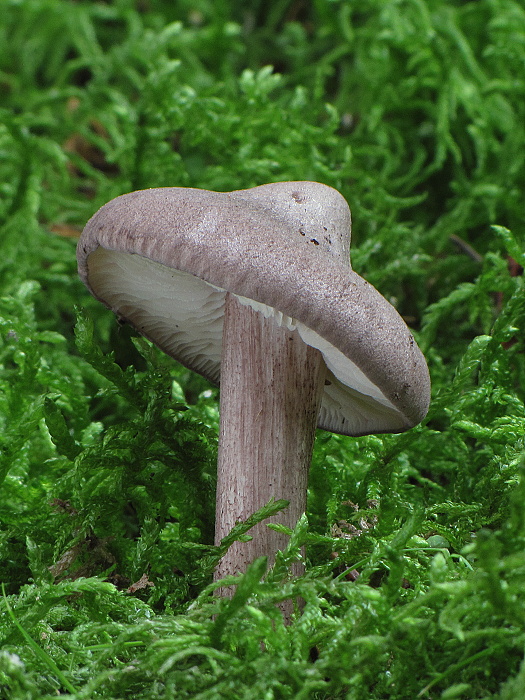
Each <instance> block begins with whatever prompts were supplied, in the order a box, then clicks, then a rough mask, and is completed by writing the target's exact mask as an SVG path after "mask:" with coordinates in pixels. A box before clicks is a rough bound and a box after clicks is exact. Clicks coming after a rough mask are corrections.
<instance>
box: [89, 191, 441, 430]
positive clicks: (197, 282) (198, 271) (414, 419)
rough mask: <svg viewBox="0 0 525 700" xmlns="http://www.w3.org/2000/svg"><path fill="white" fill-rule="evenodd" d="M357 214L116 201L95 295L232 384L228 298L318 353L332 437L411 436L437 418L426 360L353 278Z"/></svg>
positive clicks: (227, 195)
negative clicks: (225, 364)
mask: <svg viewBox="0 0 525 700" xmlns="http://www.w3.org/2000/svg"><path fill="white" fill-rule="evenodd" d="M349 242H350V211H349V209H348V205H347V203H346V201H345V200H344V198H343V197H342V196H341V195H340V194H339V193H338V192H337V191H336V190H334V189H332V188H331V187H327V186H326V185H322V184H319V183H315V182H280V183H275V184H269V185H262V186H260V187H254V188H253V189H249V190H238V191H234V192H209V191H207V190H198V189H188V188H179V187H166V188H159V189H151V190H142V191H138V192H132V193H130V194H125V195H122V196H121V197H117V198H116V199H114V200H112V201H111V202H109V203H108V204H106V205H105V206H103V207H102V208H101V209H99V211H98V212H97V213H96V214H95V215H94V216H93V217H92V218H91V219H90V220H89V221H88V223H87V225H86V227H85V229H84V231H83V233H82V236H81V238H80V241H79V243H78V248H77V257H78V268H79V274H80V277H81V278H82V280H83V281H84V283H85V284H86V285H87V287H88V288H89V290H90V291H91V293H92V294H93V295H94V296H95V297H96V298H98V299H100V300H101V301H102V302H103V303H104V304H106V306H108V307H109V308H111V309H112V310H113V311H114V312H115V313H116V314H117V315H118V316H119V317H120V318H122V319H126V320H127V321H129V322H130V323H131V324H132V325H133V326H135V328H136V329H137V330H138V331H140V332H141V333H142V334H143V335H145V336H146V337H148V338H150V339H151V340H152V341H153V342H154V343H155V344H156V345H158V346H159V347H160V348H162V349H163V350H164V351H165V352H166V353H168V354H169V355H171V356H173V357H174V358H175V359H177V360H179V361H180V362H181V363H182V364H184V365H186V366H187V367H189V368H190V369H193V370H195V371H196V372H199V373H200V374H202V375H203V376H205V377H207V378H208V379H209V380H211V381H212V382H215V383H218V382H219V380H220V362H221V347H222V326H223V310H224V300H225V295H226V292H231V293H233V294H235V295H236V296H237V297H238V298H239V299H240V301H241V302H242V303H244V304H246V305H248V306H251V307H252V308H255V309H257V310H259V311H261V313H263V314H264V315H265V316H273V318H274V319H275V322H276V323H278V324H280V325H283V326H286V327H287V328H289V329H297V331H298V333H299V334H300V336H301V337H302V339H303V340H304V342H306V343H308V344H309V345H312V346H313V347H316V348H318V349H319V350H320V351H321V353H322V354H323V357H324V360H325V362H326V365H327V367H328V370H329V371H328V378H327V382H326V385H325V388H324V393H323V397H322V401H321V409H320V413H319V422H318V425H319V427H320V428H324V429H325V430H330V431H332V432H336V433H342V434H347V435H365V434H370V433H381V432H401V431H403V430H407V429H408V428H411V427H413V426H414V425H416V424H417V423H418V422H419V421H421V420H422V419H423V418H424V416H425V415H426V412H427V410H428V404H429V397H430V381H429V375H428V369H427V366H426V363H425V359H424V357H423V355H422V354H421V352H420V350H419V348H418V347H417V345H416V343H415V341H414V338H413V337H412V335H411V333H410V331H409V329H408V328H407V326H406V325H405V323H404V321H403V320H402V318H401V317H400V316H399V314H398V313H397V311H396V310H395V309H394V308H393V307H392V306H391V305H390V304H389V303H388V302H387V301H386V299H384V298H383V297H382V296H381V294H379V292H378V291H377V290H376V289H375V288H374V287H372V285H370V284H369V283H368V282H366V281H365V280H364V279H363V278H362V277H360V276H359V275H357V274H356V273H355V272H353V271H352V270H351V268H350V259H349Z"/></svg>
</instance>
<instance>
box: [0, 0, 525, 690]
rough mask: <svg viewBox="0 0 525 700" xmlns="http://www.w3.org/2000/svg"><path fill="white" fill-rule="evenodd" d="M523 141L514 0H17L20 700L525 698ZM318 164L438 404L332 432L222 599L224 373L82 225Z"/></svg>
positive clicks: (12, 646)
mask: <svg viewBox="0 0 525 700" xmlns="http://www.w3.org/2000/svg"><path fill="white" fill-rule="evenodd" d="M524 158H525V9H524V6H523V3H522V2H520V1H519V0H476V1H471V2H468V1H460V0H453V1H449V2H445V1H443V0H428V1H426V2H423V0H392V1H389V2H383V0H360V2H353V1H351V0H314V1H313V2H305V1H304V0H275V1H274V2H271V3H269V2H266V1H264V0H178V1H169V0H164V1H163V0H115V1H114V2H82V1H78V2H73V1H69V0H2V1H1V2H0V227H1V228H0V237H1V238H0V253H1V255H0V481H1V486H0V561H1V563H0V578H1V579H2V582H3V597H2V598H0V647H1V648H0V697H1V698H6V699H7V698H8V699H10V700H11V699H13V700H22V699H23V700H28V699H33V698H35V699H36V698H54V697H56V696H57V695H61V697H67V698H71V699H75V700H80V699H86V700H87V699H91V698H115V699H117V698H119V699H120V698H137V699H144V700H146V699H147V700H153V699H156V698H174V699H175V698H177V699H179V698H202V699H216V698H217V699H219V698H228V699H230V700H233V699H237V698H246V699H248V698H249V699H253V698H257V699H259V698H261V699H262V698H264V699H268V700H271V699H273V698H276V699H277V698H349V699H355V700H362V699H363V698H393V699H394V698H395V699H413V698H418V697H421V698H443V699H447V700H449V699H451V698H499V699H501V700H508V699H511V698H523V697H525V665H524V663H523V658H524V645H525V509H524V508H525V475H524V470H525V461H524V433H525V408H524V386H525V382H524V380H525V355H524V334H523V328H524V325H525V323H524V321H525V297H524V290H523V277H522V275H521V273H522V271H523V266H524V264H525V263H524V261H525V248H524V240H525V234H524V189H525V170H524ZM296 179H308V180H318V181H321V182H324V183H327V184H328V185H332V186H333V187H336V188H337V189H339V190H340V191H341V192H342V193H343V194H344V196H345V197H346V198H347V199H348V201H349V203H350V207H351V209H352V213H353V221H354V224H353V229H354V230H353V245H352V251H353V253H352V261H353V266H354V268H355V269H356V270H357V271H358V272H359V273H360V274H363V275H364V276H365V277H366V278H367V279H368V280H369V281H370V282H372V283H373V284H374V285H375V286H376V287H377V288H378V289H379V290H380V291H381V292H382V293H383V294H384V295H385V296H386V297H387V298H388V299H389V300H390V301H391V302H392V303H393V304H394V305H395V306H396V307H397V308H398V310H399V311H400V313H401V314H402V315H403V316H404V317H405V319H406V320H407V322H408V324H409V325H410V326H411V327H412V328H413V329H414V332H415V334H416V336H417V338H418V342H419V343H420V345H421V347H422V349H423V350H424V352H425V354H426V356H427V358H428V363H429V367H430V371H431V374H432V380H433V402H432V407H431V410H430V413H429V416H428V420H427V421H426V422H425V424H424V425H422V426H420V427H418V428H416V429H414V430H412V431H410V432H409V433H407V434H404V435H400V436H380V437H378V436H370V437H366V438H359V439H352V438H344V437H340V436H333V435H329V434H325V433H322V432H320V433H319V435H318V438H317V441H316V447H315V456H314V462H313V467H312V473H311V481H310V493H309V506H308V513H307V518H305V519H304V520H303V521H301V522H300V523H299V524H298V526H297V528H296V530H295V531H294V533H292V534H291V538H290V546H289V547H288V549H287V551H286V552H284V553H283V554H282V556H281V557H280V558H279V560H278V562H277V564H276V566H275V568H274V570H273V571H271V572H270V573H269V574H268V575H267V576H266V578H264V577H263V573H264V562H256V563H255V564H254V565H253V566H252V568H251V569H250V570H249V571H248V572H247V574H246V575H245V576H244V577H243V578H242V579H241V581H240V582H239V586H238V592H237V595H236V596H235V598H234V599H233V600H232V601H231V602H228V601H224V600H223V601H218V600H216V599H214V597H213V596H212V595H211V592H210V588H209V584H210V581H211V572H212V570H213V566H214V563H215V562H216V561H217V558H218V557H219V556H220V550H218V549H216V548H214V547H213V546H212V542H213V539H212V529H213V510H214V463H215V455H216V442H217V392H216V390H215V389H214V388H212V387H208V386H207V385H206V384H205V382H204V381H203V380H201V379H200V378H198V377H195V376H192V375H190V373H188V372H187V371H186V370H184V369H183V368H181V367H178V366H176V365H175V363H174V362H172V361H170V360H169V359H168V358H165V357H163V356H162V355H161V354H160V353H159V352H157V351H156V350H155V349H154V348H151V347H150V346H149V345H148V344H147V343H146V342H144V341H143V340H141V339H139V338H137V337H135V336H134V335H133V334H131V333H130V332H129V331H128V330H126V329H125V328H119V327H118V326H117V324H116V322H115V320H114V319H113V317H112V315H111V314H110V313H109V312H107V311H106V310H105V309H103V308H102V307H101V305H100V304H98V303H97V302H95V301H94V300H93V299H91V297H90V296H89V295H88V293H87V292H86V290H85V289H84V288H83V287H82V285H81V284H80V282H79V281H78V279H77V276H76V267H75V239H76V236H78V233H79V231H80V230H81V229H82V226H83V225H84V223H85V222H86V221H87V219H88V218H89V217H90V216H91V215H92V214H93V213H94V212H95V211H96V209H97V208H98V207H99V206H101V205H102V204H103V203H105V202H106V201H108V200H109V199H111V198H113V197H115V196H117V195H119V194H121V193H124V192H128V191H130V190H134V189H140V188H147V187H158V186H165V185H170V186H172V185H181V186H192V187H203V188H208V189H217V190H231V189H237V188H246V187H251V186H253V185H258V184H262V183H265V182H270V181H278V180H296ZM237 534H239V533H237ZM303 544H306V545H307V568H306V573H305V575H304V576H303V577H302V578H301V579H299V580H296V581H293V580H288V576H287V572H288V567H289V564H290V562H291V561H293V560H294V558H295V557H296V556H298V553H299V548H300V546H301V545H303ZM298 596H301V597H302V598H303V599H304V601H305V606H304V609H303V611H302V614H298V615H297V617H296V619H294V621H293V623H292V624H291V625H290V626H288V627H285V626H284V625H283V624H282V621H281V619H280V615H279V613H278V612H277V610H276V608H275V603H276V602H277V601H279V600H282V599H284V598H287V597H292V598H297V597H298Z"/></svg>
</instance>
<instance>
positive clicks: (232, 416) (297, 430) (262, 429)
mask: <svg viewBox="0 0 525 700" xmlns="http://www.w3.org/2000/svg"><path fill="white" fill-rule="evenodd" d="M325 370H326V366H325V364H324V360H323V358H322V356H321V353H320V352H319V351H318V350H316V349H315V348H312V347H310V346H308V345H306V343H304V342H303V341H302V340H301V338H300V336H299V334H298V333H297V331H290V330H288V329H287V328H286V327H284V326H279V325H278V324H277V323H276V321H275V319H274V318H265V317H264V316H263V314H261V313H259V312H257V311H254V310H253V309H251V308H250V307H249V306H244V305H242V304H241V303H240V302H239V301H238V300H237V299H236V298H235V297H234V296H232V295H231V294H227V296H226V309H225V317H224V328H223V347H222V364H221V380H220V388H221V392H220V430H219V455H218V475H217V510H216V529H215V541H216V543H217V544H218V543H219V542H220V541H221V540H222V538H223V537H225V536H226V535H227V534H228V532H229V531H230V530H231V529H232V527H233V526H234V525H235V524H236V522H238V521H239V520H245V519H246V518H248V517H249V516H250V515H251V514H252V513H253V512H255V511H256V510H258V509H259V508H261V507H262V506H264V505H266V503H268V501H269V500H270V499H272V498H274V499H280V498H284V499H286V500H288V501H289V502H290V505H289V506H288V508H287V509H286V510H285V511H284V512H282V513H279V515H277V516H274V517H273V518H269V519H268V520H265V521H263V522H262V523H259V525H257V526H256V527H255V528H253V529H252V530H251V531H250V535H252V538H253V539H252V540H251V541H249V542H235V543H234V544H233V546H232V547H230V549H229V550H228V552H227V553H226V555H225V556H224V557H223V559H222V560H221V562H220V563H219V566H218V568H217V570H216V573H215V577H216V579H219V578H222V577H224V576H227V575H229V574H234V573H238V572H243V571H245V569H246V567H247V565H248V564H249V563H250V562H252V561H253V560H254V559H255V558H257V557H259V556H262V555H266V556H268V557H269V559H270V563H271V562H272V561H273V558H274V554H275V552H276V551H277V550H279V549H283V548H284V547H285V546H286V537H285V536H283V535H282V534H281V533H278V532H275V531H274V530H272V529H270V528H268V527H266V524H267V523H268V522H272V521H273V522H280V523H282V524H283V525H286V526H287V527H290V528H293V527H294V526H295V524H296V523H297V521H298V519H299V518H300V517H301V515H302V514H303V513H304V511H305V509H306V495H307V481H308V470H309V467H310V461H311V455H312V448H313V441H314V437H315V429H316V425H317V416H318V413H319V404H320V400H321V393H322V389H323V385H324V378H325ZM300 568H301V567H298V570H297V571H296V572H295V573H299V571H300Z"/></svg>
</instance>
